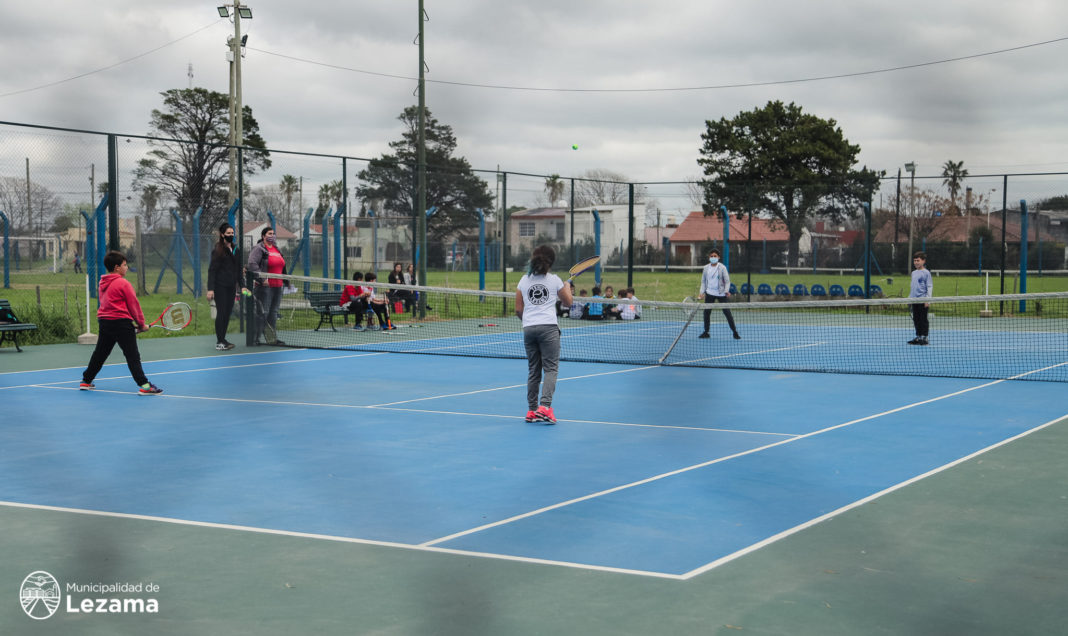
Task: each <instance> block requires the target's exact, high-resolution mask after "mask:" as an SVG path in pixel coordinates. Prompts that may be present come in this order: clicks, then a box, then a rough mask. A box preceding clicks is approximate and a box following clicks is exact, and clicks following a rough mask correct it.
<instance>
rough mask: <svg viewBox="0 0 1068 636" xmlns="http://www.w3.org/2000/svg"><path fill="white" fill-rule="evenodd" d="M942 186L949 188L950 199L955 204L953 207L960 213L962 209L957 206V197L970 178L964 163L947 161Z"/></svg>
mask: <svg viewBox="0 0 1068 636" xmlns="http://www.w3.org/2000/svg"><path fill="white" fill-rule="evenodd" d="M942 177H943V179H942V185H944V186H946V187H947V188H949V199H950V201H952V202H953V207H954V208H956V209H957V213H958V214H959V213H960V207H958V206H957V195H958V194H959V193H960V186H961V183H962V182H963V181H964V180H965V179H966V178H967V177H968V171H967V170H965V169H964V162H963V161H953V160H952V159H950V160H947V161H946V163H945V164H943V165H942Z"/></svg>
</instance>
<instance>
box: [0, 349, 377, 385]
mask: <svg viewBox="0 0 1068 636" xmlns="http://www.w3.org/2000/svg"><path fill="white" fill-rule="evenodd" d="M301 351H307V349H301ZM382 355H386V354H385V353H384V352H381V351H366V352H361V353H351V354H347V355H341V356H331V357H329V358H303V359H298V360H274V361H272V362H251V363H248V364H230V365H226V366H220V367H201V368H199V369H177V370H175V371H152V375H153V376H157V375H175V374H181V373H200V372H201V371H220V370H224V369H246V368H251V367H266V366H272V365H276V364H293V363H296V362H321V361H323V360H343V359H345V358H360V357H364V356H382ZM178 359H179V360H182V359H183V358H178ZM189 359H196V358H189ZM121 364H122V365H123V366H125V363H121ZM107 366H115V365H107ZM77 368H84V367H77ZM128 377H130V374H129V373H126V374H123V375H116V376H111V377H105V378H101V377H97V378H94V379H93V381H94V382H95V381H97V380H122V379H123V378H128ZM73 382H80V380H79V379H78V378H71V379H70V380H57V381H56V382H35V383H33V384H17V385H13V386H3V387H0V391H2V390H4V389H24V388H28V387H34V388H43V387H49V386H55V385H60V384H71V383H73ZM94 390H95V391H99V392H101V393H107V392H108V391H104V390H102V389H94Z"/></svg>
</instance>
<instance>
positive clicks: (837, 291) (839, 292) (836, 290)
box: [830, 285, 845, 297]
mask: <svg viewBox="0 0 1068 636" xmlns="http://www.w3.org/2000/svg"><path fill="white" fill-rule="evenodd" d="M830 292H831V296H832V297H836V296H845V289H843V288H842V286H841V285H831V289H830Z"/></svg>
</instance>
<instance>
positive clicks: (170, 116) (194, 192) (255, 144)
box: [134, 88, 271, 223]
mask: <svg viewBox="0 0 1068 636" xmlns="http://www.w3.org/2000/svg"><path fill="white" fill-rule="evenodd" d="M160 94H161V95H162V96H163V106H164V109H163V110H156V109H153V110H152V117H151V120H150V122H149V126H150V127H151V130H150V132H149V136H150V137H152V139H150V140H149V142H148V143H149V146H150V147H151V148H152V150H150V151H149V152H148V157H146V158H144V159H142V160H141V161H140V162H138V166H137V169H136V170H135V171H134V187H135V188H137V189H139V190H143V189H144V188H145V187H146V186H149V185H154V186H156V187H158V188H159V189H160V191H161V192H163V193H164V194H166V195H168V197H169V198H171V199H173V200H174V201H175V202H176V203H177V205H178V211H179V213H180V214H181V215H182V216H183V217H184V218H186V219H192V217H193V215H194V214H195V213H196V211H197V208H199V207H203V208H204V211H205V214H204V218H206V219H207V220H209V221H210V222H211V223H214V222H215V221H217V220H219V219H221V218H222V215H223V214H224V213H225V211H226V210H227V209H229V207H230V203H231V202H230V201H227V187H228V180H229V177H228V175H229V169H230V150H229V147H228V146H227V143H228V132H229V123H228V106H229V98H228V97H227V96H226V95H224V94H222V93H218V92H215V91H209V90H207V89H204V88H189V89H171V90H169V91H164V92H163V93H160ZM243 112H244V134H245V138H244V140H243V141H242V145H243V146H245V150H244V151H243V165H242V169H243V171H244V174H245V175H246V176H250V175H253V174H256V173H257V172H258V171H260V170H265V169H267V168H269V167H270V166H271V160H270V157H269V153H268V152H267V150H266V144H265V143H264V141H263V138H262V137H260V135H259V128H260V127H259V123H258V122H257V121H256V119H255V118H254V117H253V116H252V108H250V107H249V106H244V108H243Z"/></svg>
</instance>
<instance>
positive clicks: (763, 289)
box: [757, 283, 771, 296]
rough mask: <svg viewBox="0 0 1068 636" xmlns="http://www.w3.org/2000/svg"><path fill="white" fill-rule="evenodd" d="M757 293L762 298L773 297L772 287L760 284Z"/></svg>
mask: <svg viewBox="0 0 1068 636" xmlns="http://www.w3.org/2000/svg"><path fill="white" fill-rule="evenodd" d="M757 293H758V294H760V295H761V296H771V285H769V284H767V283H760V286H759V287H757Z"/></svg>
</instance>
